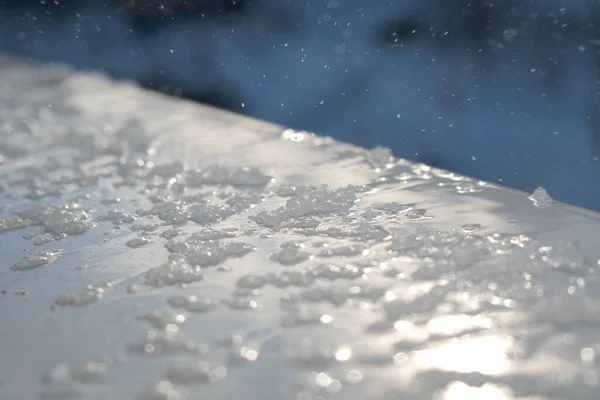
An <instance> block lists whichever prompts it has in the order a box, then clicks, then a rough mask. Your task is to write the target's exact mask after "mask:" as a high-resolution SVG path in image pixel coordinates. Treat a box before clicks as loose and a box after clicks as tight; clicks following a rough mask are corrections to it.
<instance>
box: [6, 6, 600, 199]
mask: <svg viewBox="0 0 600 400" xmlns="http://www.w3.org/2000/svg"><path fill="white" fill-rule="evenodd" d="M599 50H600V1H598V0H498V1H497V2H496V1H492V0H162V1H159V0H139V1H138V0H106V1H91V0H12V1H10V0H4V1H1V0H0V51H6V52H9V53H13V54H16V55H20V56H21V57H26V58H30V59H34V60H42V61H52V62H60V63H66V64H69V65H72V66H74V67H76V68H79V69H91V70H103V71H105V72H107V73H109V74H111V75H112V76H114V77H115V78H117V79H134V80H136V81H138V82H139V83H140V84H141V85H143V86H145V87H147V88H150V89H154V90H159V91H163V92H166V93H169V94H172V95H174V96H181V97H185V98H189V99H192V100H195V101H198V102H203V103H208V104H211V105H214V106H217V107H221V108H225V109H228V110H233V111H236V112H239V113H243V114H247V115H250V116H254V117H257V118H261V119H265V120H268V121H273V122H276V123H280V124H284V125H286V126H290V127H292V128H295V129H300V130H309V131H314V132H317V133H319V134H322V135H328V136H332V137H334V138H336V139H338V140H342V141H346V142H350V143H354V144H357V145H359V146H364V147H367V148H371V147H375V146H385V147H389V148H391V149H392V150H393V152H394V154H395V155H396V156H399V157H405V158H407V159H410V160H414V161H419V162H424V163H428V164H430V165H433V166H436V167H440V168H445V169H448V170H451V171H453V172H458V173H462V174H467V175H471V176H473V177H476V178H479V179H483V180H487V181H490V182H494V183H500V184H503V185H506V186H509V187H513V188H517V189H521V190H525V191H528V192H531V191H533V190H534V189H535V188H536V187H537V186H543V187H545V188H546V189H547V190H548V192H549V194H550V195H551V196H552V197H554V198H556V199H558V200H562V201H565V202H569V203H572V204H575V205H579V206H583V207H587V208H592V209H595V210H600V162H599V160H598V157H600V91H599V89H598V82H599V81H600V73H599V68H600V52H599ZM0 150H1V149H0Z"/></svg>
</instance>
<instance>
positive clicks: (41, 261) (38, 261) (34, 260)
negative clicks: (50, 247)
mask: <svg viewBox="0 0 600 400" xmlns="http://www.w3.org/2000/svg"><path fill="white" fill-rule="evenodd" d="M56 254H58V252H56V251H54V252H52V251H40V252H38V253H35V254H30V255H27V256H25V257H23V258H22V259H21V260H20V261H19V262H18V263H16V264H15V265H13V266H12V267H10V269H12V270H13V271H23V270H26V269H33V268H37V267H41V266H42V265H46V264H49V263H51V262H53V261H55V260H56Z"/></svg>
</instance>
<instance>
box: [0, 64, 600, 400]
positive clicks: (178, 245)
mask: <svg viewBox="0 0 600 400" xmlns="http://www.w3.org/2000/svg"><path fill="white" fill-rule="evenodd" d="M3 65H4V67H3V68H2V69H1V70H0V78H1V82H2V85H1V86H0V98H1V104H2V107H0V160H1V162H0V182H1V183H0V204H1V208H0V254H2V260H1V261H0V291H1V293H2V294H1V295H0V311H1V313H0V315H1V316H2V324H0V354H2V362H1V363H0V382H1V385H0V398H10V399H12V398H23V399H30V398H36V397H38V398H40V399H64V398H84V399H106V398H115V399H117V398H119V399H120V398H123V399H126V398H128V399H129V398H140V399H183V398H198V397H199V396H202V397H203V398H221V399H234V398H245V399H257V400H258V399H271V398H272V399H302V400H305V399H306V400H308V399H342V398H343V399H365V398H370V399H396V398H397V399H400V398H411V399H431V398H435V399H443V400H453V399H470V398H473V399H475V398H477V399H479V398H493V399H565V398H569V399H596V398H597V390H598V385H599V384H600V375H599V373H600V370H599V369H598V367H597V365H596V362H595V354H596V352H597V351H600V334H599V333H598V327H599V326H600V317H599V316H600V289H599V288H600V279H599V277H598V272H597V271H598V259H599V257H600V254H599V253H600V250H599V247H598V241H599V240H600V239H598V237H599V235H598V233H599V231H600V223H599V219H598V216H597V214H594V213H591V212H588V211H584V210H581V209H577V208H572V207H568V206H565V205H563V204H561V203H558V202H554V201H552V200H551V199H550V198H549V197H548V195H547V193H545V191H544V190H543V189H538V190H536V192H535V193H533V194H531V195H529V194H525V193H521V192H515V191H509V190H506V189H503V188H499V187H496V186H493V185H490V184H487V183H485V182H480V181H476V180H472V179H469V178H467V177H463V176H459V175H456V174H453V173H449V172H446V171H441V170H437V169H434V168H431V167H428V166H425V165H417V164H412V163H409V162H407V161H404V160H402V159H395V158H394V157H393V156H392V155H391V154H390V153H389V152H388V151H386V150H385V149H375V150H371V151H367V150H363V149H360V148H356V147H353V146H350V145H345V144H341V143H337V142H334V141H333V140H331V139H328V138H323V137H316V136H313V135H311V134H308V133H306V132H293V131H289V130H285V131H282V129H281V128H278V127H277V126H273V125H270V124H266V123H262V122H257V121H254V120H250V119H246V118H242V117H237V116H235V115H233V114H229V113H224V112H220V111H215V110H213V109H208V108H204V107H200V106H197V105H194V104H191V103H186V102H183V101H177V100H173V99H170V98H167V97H162V96H160V95H157V94H152V93H148V92H144V91H141V90H140V89H137V88H136V87H134V86H130V85H125V84H122V83H118V84H117V83H114V82H112V81H111V80H109V79H107V78H104V77H102V76H99V75H91V74H88V75H82V74H73V73H72V72H70V71H68V70H65V69H61V68H56V67H36V66H30V65H23V64H20V63H17V62H15V61H12V60H8V59H6V60H3Z"/></svg>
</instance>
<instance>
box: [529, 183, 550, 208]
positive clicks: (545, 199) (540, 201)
mask: <svg viewBox="0 0 600 400" xmlns="http://www.w3.org/2000/svg"><path fill="white" fill-rule="evenodd" d="M528 199H529V200H531V201H533V205H535V206H536V207H539V208H545V207H548V206H549V205H551V204H552V202H553V200H552V198H551V197H550V195H549V194H548V192H546V189H544V188H543V187H541V186H540V187H538V188H537V189H535V190H534V191H533V193H532V194H531V195H530V196H529V197H528Z"/></svg>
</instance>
